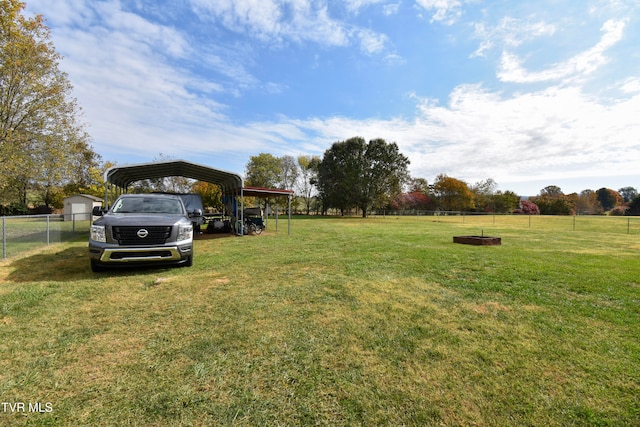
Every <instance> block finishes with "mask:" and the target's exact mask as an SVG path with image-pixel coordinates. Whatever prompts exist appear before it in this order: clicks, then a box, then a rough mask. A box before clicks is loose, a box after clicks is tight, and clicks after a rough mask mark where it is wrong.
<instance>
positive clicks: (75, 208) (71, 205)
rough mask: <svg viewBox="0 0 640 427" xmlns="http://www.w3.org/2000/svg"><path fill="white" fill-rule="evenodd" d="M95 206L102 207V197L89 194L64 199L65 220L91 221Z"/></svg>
mask: <svg viewBox="0 0 640 427" xmlns="http://www.w3.org/2000/svg"><path fill="white" fill-rule="evenodd" d="M94 206H102V199H101V198H100V197H95V196H90V195H88V194H76V195H75V196H69V197H67V198H66V199H64V220H65V221H71V220H77V221H82V220H89V221H90V220H91V211H93V207H94Z"/></svg>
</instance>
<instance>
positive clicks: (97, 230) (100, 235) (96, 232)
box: [91, 225, 107, 243]
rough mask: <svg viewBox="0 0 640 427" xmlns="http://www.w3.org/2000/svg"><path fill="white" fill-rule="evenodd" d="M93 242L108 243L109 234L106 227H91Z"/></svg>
mask: <svg viewBox="0 0 640 427" xmlns="http://www.w3.org/2000/svg"><path fill="white" fill-rule="evenodd" d="M91 240H93V241H94V242H102V243H106V241H107V234H106V232H105V231H104V225H92V226H91Z"/></svg>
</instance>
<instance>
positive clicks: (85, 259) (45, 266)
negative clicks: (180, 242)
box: [6, 245, 173, 283]
mask: <svg viewBox="0 0 640 427" xmlns="http://www.w3.org/2000/svg"><path fill="white" fill-rule="evenodd" d="M168 268H173V267H167V266H157V267H154V266H150V267H147V266H144V267H141V266H138V267H119V268H113V269H109V270H107V271H104V272H101V273H94V272H92V271H91V267H90V263H89V254H88V252H87V247H86V246H84V245H83V246H74V247H70V248H66V249H63V250H58V251H51V252H48V251H47V252H39V253H34V254H33V255H28V256H25V257H22V258H19V259H16V260H15V261H13V262H11V264H9V269H10V270H12V271H11V272H10V273H9V274H8V275H7V276H6V279H7V280H9V281H11V282H18V283H26V282H42V281H54V282H73V281H79V280H99V279H102V278H105V277H110V276H116V275H117V276H138V275H145V274H148V273H149V272H150V271H156V272H157V271H159V270H166V269H168Z"/></svg>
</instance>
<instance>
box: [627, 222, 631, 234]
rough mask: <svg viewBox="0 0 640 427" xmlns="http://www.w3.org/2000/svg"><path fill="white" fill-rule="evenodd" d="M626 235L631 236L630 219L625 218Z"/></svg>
mask: <svg viewBox="0 0 640 427" xmlns="http://www.w3.org/2000/svg"><path fill="white" fill-rule="evenodd" d="M627 234H631V218H627Z"/></svg>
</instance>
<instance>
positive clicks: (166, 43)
mask: <svg viewBox="0 0 640 427" xmlns="http://www.w3.org/2000/svg"><path fill="white" fill-rule="evenodd" d="M26 2H27V11H26V13H27V14H34V13H38V14H42V15H44V17H45V18H46V20H47V25H48V26H49V27H50V28H51V35H52V41H53V43H54V46H55V48H56V50H57V51H58V52H59V53H60V54H62V55H63V56H64V59H63V60H62V62H61V64H60V67H61V69H62V70H64V71H65V72H67V74H68V76H69V80H70V81H71V83H72V84H73V86H74V93H73V96H74V97H76V98H77V100H78V102H79V104H80V106H81V107H82V109H83V113H84V115H83V117H82V120H83V121H84V122H85V123H86V124H87V130H88V131H89V133H90V134H91V136H92V140H93V142H92V144H93V146H94V149H95V150H96V151H97V152H98V153H99V154H100V155H101V156H102V157H103V159H104V160H110V161H115V162H117V163H119V164H127V163H139V162H148V161H151V160H152V159H154V158H157V157H159V155H160V153H162V154H164V155H165V156H168V157H171V158H175V159H184V160H188V161H193V162H196V163H201V164H205V165H209V166H212V167H217V168H220V169H224V170H229V171H234V172H238V173H241V174H243V173H244V168H245V165H246V164H247V162H248V160H249V158H250V156H253V155H257V154H259V153H261V152H267V153H271V154H274V155H277V156H282V155H292V156H297V155H300V154H312V155H320V156H321V155H322V154H323V153H324V151H325V150H326V149H328V148H329V147H330V146H331V144H332V143H333V142H336V141H343V140H345V139H348V138H350V137H353V136H362V137H364V138H366V139H367V140H369V139H373V138H384V139H386V140H387V141H389V142H396V143H397V144H398V145H399V147H400V150H401V151H402V152H403V153H404V154H405V155H406V156H407V157H409V159H410V161H411V165H410V171H411V174H412V175H413V176H414V177H421V178H426V179H427V180H428V181H429V182H433V181H434V179H435V178H436V176H437V175H438V174H447V175H449V176H452V177H455V178H458V179H462V180H464V181H466V182H467V183H469V184H473V183H475V182H478V181H481V180H485V179H487V178H492V179H494V180H495V181H496V182H497V183H498V185H499V189H501V190H511V191H515V192H516V193H518V194H520V195H535V194H537V193H538V192H539V191H540V189H542V188H544V187H546V186H547V185H557V186H559V187H561V188H562V190H563V191H564V192H565V193H571V192H580V191H582V190H584V189H593V190H597V189H598V188H600V187H610V188H613V189H616V190H617V189H619V188H621V187H626V186H632V187H635V188H638V189H640V49H639V48H638V47H639V46H640V22H639V20H640V2H637V1H625V0H576V1H568V0H567V1H562V0H538V1H535V2H528V1H508V0H495V1H491V0H288V1H285V0H127V1H125V0H121V1H117V0H26Z"/></svg>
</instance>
